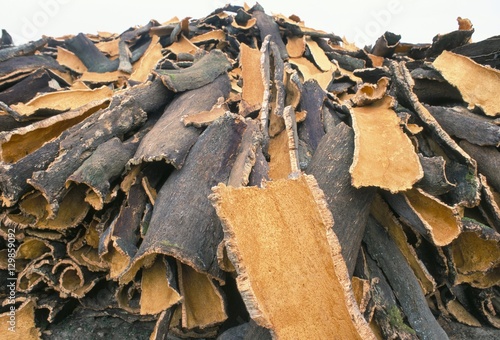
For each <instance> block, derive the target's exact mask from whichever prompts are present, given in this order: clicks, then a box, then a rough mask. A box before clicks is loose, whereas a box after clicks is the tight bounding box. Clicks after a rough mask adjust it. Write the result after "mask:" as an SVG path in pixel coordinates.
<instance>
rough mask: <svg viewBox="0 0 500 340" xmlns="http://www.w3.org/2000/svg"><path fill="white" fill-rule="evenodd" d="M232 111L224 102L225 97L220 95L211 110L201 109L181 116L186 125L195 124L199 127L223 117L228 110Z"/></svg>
mask: <svg viewBox="0 0 500 340" xmlns="http://www.w3.org/2000/svg"><path fill="white" fill-rule="evenodd" d="M228 111H229V112H230V111H231V110H230V109H229V107H228V105H227V103H226V102H224V98H223V97H219V99H218V100H217V103H216V104H214V106H212V108H211V109H210V111H201V112H198V113H193V114H190V115H185V116H183V117H182V118H181V120H182V122H183V123H184V125H186V126H191V125H192V126H194V127H197V128H203V127H207V126H208V125H210V124H211V123H213V122H214V121H215V120H217V119H218V118H220V117H222V116H223V115H224V114H225V113H226V112H228Z"/></svg>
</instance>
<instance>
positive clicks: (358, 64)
mask: <svg viewBox="0 0 500 340" xmlns="http://www.w3.org/2000/svg"><path fill="white" fill-rule="evenodd" d="M326 55H327V56H328V59H330V60H336V61H338V63H339V66H340V67H342V68H343V69H346V70H348V71H354V70H356V69H362V68H364V67H365V64H366V62H365V61H364V60H363V59H358V58H355V57H351V56H350V55H347V54H340V53H338V52H326Z"/></svg>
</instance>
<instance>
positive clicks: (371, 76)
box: [353, 66, 391, 84]
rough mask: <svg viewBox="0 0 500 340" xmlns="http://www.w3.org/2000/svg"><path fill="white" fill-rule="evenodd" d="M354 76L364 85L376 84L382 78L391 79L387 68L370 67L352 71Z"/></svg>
mask: <svg viewBox="0 0 500 340" xmlns="http://www.w3.org/2000/svg"><path fill="white" fill-rule="evenodd" d="M353 73H354V75H355V76H356V77H360V78H361V79H363V81H364V82H365V83H372V84H376V83H377V82H378V81H379V80H380V78H382V77H388V78H390V77H391V74H390V73H389V70H388V69H387V67H385V66H383V67H371V68H363V69H360V70H354V72H353Z"/></svg>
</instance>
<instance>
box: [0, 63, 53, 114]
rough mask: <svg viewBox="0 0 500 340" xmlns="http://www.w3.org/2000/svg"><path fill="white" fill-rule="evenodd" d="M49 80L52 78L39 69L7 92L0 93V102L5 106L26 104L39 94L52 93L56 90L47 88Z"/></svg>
mask: <svg viewBox="0 0 500 340" xmlns="http://www.w3.org/2000/svg"><path fill="white" fill-rule="evenodd" d="M51 79H52V77H51V76H50V74H49V73H48V72H47V71H46V70H44V69H39V70H37V71H35V72H34V73H32V74H30V75H29V76H28V77H26V78H24V79H23V80H21V81H20V82H18V83H17V84H15V85H13V86H11V87H9V88H8V89H7V90H5V91H2V92H0V101H2V102H4V103H5V104H7V105H12V104H16V103H19V102H23V103H26V102H28V101H29V100H30V99H32V98H33V97H35V95H36V94H37V93H39V92H40V93H42V92H43V93H48V92H53V91H55V90H56V89H55V88H53V87H50V86H49V81H50V80H51Z"/></svg>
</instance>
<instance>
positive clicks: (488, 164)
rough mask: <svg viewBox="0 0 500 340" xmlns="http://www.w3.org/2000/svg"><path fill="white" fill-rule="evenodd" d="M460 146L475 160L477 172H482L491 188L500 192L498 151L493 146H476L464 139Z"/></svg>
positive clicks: (499, 154)
mask: <svg viewBox="0 0 500 340" xmlns="http://www.w3.org/2000/svg"><path fill="white" fill-rule="evenodd" d="M460 147H461V148H462V149H464V150H465V152H467V153H468V154H469V155H470V156H471V157H472V158H473V159H475V160H476V162H477V167H478V169H479V172H481V173H482V174H484V175H485V176H486V178H487V179H488V183H490V185H491V186H493V188H495V190H496V191H497V192H500V172H499V169H500V152H499V151H498V149H496V148H495V147H493V146H488V147H486V146H484V147H481V146H477V145H474V144H471V143H469V142H467V141H465V140H463V141H461V142H460Z"/></svg>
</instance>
